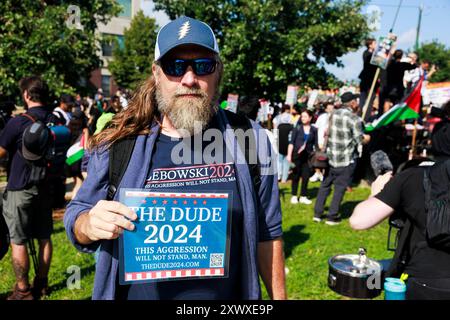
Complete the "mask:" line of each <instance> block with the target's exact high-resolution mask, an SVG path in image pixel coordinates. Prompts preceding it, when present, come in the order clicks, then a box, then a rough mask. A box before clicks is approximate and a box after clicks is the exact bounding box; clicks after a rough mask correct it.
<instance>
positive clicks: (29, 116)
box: [21, 113, 36, 123]
mask: <svg viewBox="0 0 450 320" xmlns="http://www.w3.org/2000/svg"><path fill="white" fill-rule="evenodd" d="M21 116H23V117H25V118H28V119H30V120H31V121H32V122H33V123H34V122H36V119H35V118H34V117H33V116H32V115H29V114H27V113H22V114H21Z"/></svg>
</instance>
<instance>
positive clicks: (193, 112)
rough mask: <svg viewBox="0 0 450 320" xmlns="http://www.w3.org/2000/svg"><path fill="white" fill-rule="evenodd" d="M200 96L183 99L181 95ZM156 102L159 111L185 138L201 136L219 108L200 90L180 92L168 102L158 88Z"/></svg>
mask: <svg viewBox="0 0 450 320" xmlns="http://www.w3.org/2000/svg"><path fill="white" fill-rule="evenodd" d="M187 93H192V94H200V95H201V97H199V98H183V97H179V96H177V95H179V94H187ZM155 97H156V101H157V103H158V110H159V111H160V112H161V114H163V115H164V116H166V117H168V118H169V119H170V121H171V123H172V125H173V126H174V127H175V128H176V129H177V131H178V132H179V133H180V135H181V136H183V137H188V136H192V135H195V134H199V133H200V132H201V131H203V130H204V129H205V128H206V127H207V125H208V124H209V122H210V121H211V119H212V118H213V116H214V115H215V114H216V113H217V110H218V107H217V105H216V104H215V103H214V101H215V99H213V100H212V102H211V103H208V95H207V94H206V93H204V92H203V91H201V90H200V89H190V90H189V89H184V90H178V91H177V92H176V93H175V95H174V96H173V97H171V98H170V99H169V101H167V100H166V99H164V97H163V96H162V94H161V90H160V88H159V87H157V88H156V93H155Z"/></svg>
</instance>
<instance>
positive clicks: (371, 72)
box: [359, 38, 378, 120]
mask: <svg viewBox="0 0 450 320" xmlns="http://www.w3.org/2000/svg"><path fill="white" fill-rule="evenodd" d="M366 47H367V49H366V50H365V51H364V53H363V69H362V71H361V73H360V74H359V79H360V80H361V82H360V83H359V90H360V97H359V106H360V108H361V110H362V109H363V106H364V104H365V103H366V100H367V98H368V95H369V91H370V87H371V86H372V82H373V78H374V77H375V73H376V71H377V66H376V65H373V64H371V63H370V60H371V58H372V54H373V51H374V50H375V48H376V47H377V42H376V41H375V39H373V38H369V39H367V40H366ZM377 89H378V84H377V85H376V86H375V89H374V93H375V92H376V91H377ZM374 99H375V94H372V97H371V99H370V100H371V101H370V103H369V107H368V110H367V113H366V115H367V116H366V118H367V117H368V116H370V113H371V110H372V104H373V100H374ZM364 120H367V119H364Z"/></svg>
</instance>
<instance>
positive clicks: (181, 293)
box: [64, 16, 286, 300]
mask: <svg viewBox="0 0 450 320" xmlns="http://www.w3.org/2000/svg"><path fill="white" fill-rule="evenodd" d="M157 38H158V39H159V40H158V41H157V43H156V47H155V61H154V62H153V64H152V77H150V78H149V79H147V80H146V81H145V82H144V83H142V84H141V86H140V87H139V88H138V89H137V90H136V92H135V93H134V96H133V98H132V99H131V100H130V102H129V104H128V108H127V109H126V110H124V111H122V112H120V113H118V114H117V115H116V116H115V117H114V118H113V119H112V121H111V124H110V125H109V126H108V128H106V129H104V130H103V131H102V132H100V133H99V134H97V135H95V136H94V137H92V139H91V145H90V147H91V150H92V153H91V158H90V160H89V165H88V175H87V178H86V180H85V181H84V183H83V185H82V186H81V188H80V190H79V191H78V193H77V196H76V197H75V199H73V200H72V201H71V202H70V204H69V205H68V207H67V211H66V213H65V216H64V224H65V227H66V232H67V235H68V237H69V239H70V240H71V242H72V243H73V244H74V245H75V247H76V248H77V249H78V250H80V251H82V252H87V253H93V252H95V251H96V250H97V249H98V248H100V251H99V255H98V262H97V264H96V274H95V282H94V292H93V299H107V300H113V299H123V300H172V299H207V300H211V299H213V300H215V299H222V300H231V299H240V300H249V299H261V287H260V280H259V275H261V278H262V280H263V282H264V284H265V286H266V288H267V292H268V294H269V296H270V297H271V298H273V299H285V298H286V289H285V279H284V257H283V249H282V248H283V244H282V238H281V237H282V229H281V206H280V200H279V191H278V182H277V176H276V172H274V171H276V170H273V169H274V168H273V165H272V164H273V163H276V159H274V157H271V156H272V154H273V153H272V149H271V146H270V141H269V140H268V138H267V135H266V134H265V131H264V129H262V128H261V127H260V126H259V125H257V124H256V123H255V122H251V121H250V120H248V119H246V118H244V117H242V116H240V115H237V114H234V113H232V112H227V111H225V110H222V109H219V107H218V105H217V100H218V97H219V95H218V89H219V84H220V79H221V75H222V70H223V66H222V63H221V61H220V58H219V49H218V45H217V41H216V38H215V35H214V33H213V31H212V29H211V28H210V27H209V26H208V25H207V24H205V23H203V22H201V21H198V20H195V19H192V18H189V17H185V16H183V17H180V18H178V19H176V20H174V21H171V22H169V23H168V24H167V25H165V26H164V27H162V28H161V29H160V31H159V34H158V37H157ZM233 129H235V131H233ZM238 130H243V131H244V132H248V133H250V134H253V136H256V138H258V140H257V141H253V143H250V147H249V148H242V145H241V142H244V141H243V139H237V137H236V135H237V131H238ZM206 133H211V134H213V133H214V139H212V140H215V143H216V144H217V149H215V150H216V152H215V156H214V158H215V160H213V159H207V158H208V157H204V156H205V152H207V148H208V147H209V146H211V144H210V143H211V140H208V139H207V137H206V136H204V134H206ZM256 133H259V134H258V135H257V134H256ZM202 138H203V139H202ZM192 142H194V143H193V144H192ZM197 143H198V145H197ZM244 143H245V142H244ZM176 146H178V147H180V146H185V147H186V149H184V151H183V152H182V153H183V155H186V156H187V157H186V158H185V157H184V156H183V158H184V159H179V158H178V156H176V154H174V152H175V153H176V149H175V148H176ZM219 149H220V150H219ZM222 150H223V152H222ZM256 152H257V154H256V155H257V159H253V160H252V161H250V159H251V158H252V157H250V154H252V155H255V153H256ZM202 155H203V156H202ZM226 155H230V156H231V157H227V156H226ZM224 157H225V158H224ZM193 158H195V159H197V160H195V159H193ZM185 159H186V160H185ZM225 159H228V160H225ZM179 160H181V161H179ZM256 160H258V162H257V161H256ZM267 160H271V162H267ZM272 161H273V162H272ZM268 166H270V167H271V168H268ZM268 169H269V170H268ZM223 170H224V171H223ZM224 175H225V176H226V177H225V176H224ZM124 188H133V189H135V188H138V189H144V190H148V191H151V192H155V191H157V192H162V193H163V194H167V192H175V193H173V194H171V196H173V197H175V199H171V200H170V203H168V201H167V200H162V199H160V200H161V201H162V203H163V204H164V205H172V203H174V202H176V205H182V204H184V205H186V204H189V205H190V204H192V205H193V206H196V208H202V209H207V208H208V207H207V205H208V204H209V203H210V199H211V198H208V197H213V198H214V197H222V199H225V198H228V199H229V201H230V204H229V207H228V208H229V209H230V217H231V220H227V221H228V222H230V223H229V229H228V230H229V231H228V232H229V235H228V236H227V234H228V233H227V234H225V233H223V232H221V233H219V234H218V235H217V236H216V237H214V238H211V239H209V237H206V236H205V238H201V237H202V236H203V235H205V232H210V231H211V232H213V230H218V229H215V228H214V227H215V226H212V225H210V224H208V223H206V222H205V224H204V225H203V226H202V229H201V230H202V231H201V232H200V229H198V225H197V226H196V227H195V228H196V229H195V230H198V231H199V233H196V234H195V236H196V237H197V238H196V239H195V240H193V239H192V238H191V240H190V242H189V243H198V244H201V246H204V245H205V246H206V247H210V246H211V245H215V243H223V241H226V239H229V241H230V242H229V243H230V247H229V254H227V253H218V254H216V253H214V254H213V255H211V256H210V255H207V254H205V257H206V256H207V257H208V258H206V259H207V261H205V263H208V266H209V268H210V267H211V266H214V267H219V268H220V266H225V265H228V267H229V268H228V275H227V276H226V277H224V276H223V274H222V270H221V269H215V270H214V272H216V271H218V272H219V273H214V275H218V276H219V277H215V278H214V275H213V274H211V273H210V272H211V270H210V269H206V270H205V269H196V270H195V271H194V273H192V270H189V272H187V271H186V270H184V269H183V270H178V271H179V273H178V275H177V274H176V273H175V272H174V273H173V275H175V276H176V279H175V278H172V279H170V280H171V281H164V279H163V281H158V280H157V279H161V278H160V277H167V276H168V274H172V272H173V270H167V271H164V272H163V273H164V274H163V273H157V272H156V273H154V275H155V276H157V277H158V278H157V279H156V280H157V281H153V282H150V283H143V281H141V282H137V281H136V282H134V283H130V282H124V281H127V276H126V275H125V273H124V272H125V270H124V269H123V268H122V267H121V263H125V261H129V260H126V259H124V258H123V256H124V255H130V254H134V252H135V250H130V251H125V250H121V246H120V245H119V244H120V242H119V241H120V239H119V236H120V235H121V236H122V237H123V238H121V239H122V240H121V241H123V244H125V245H128V244H131V243H130V242H126V241H125V240H126V239H127V238H126V236H127V237H133V236H137V237H138V238H140V239H137V241H138V243H141V241H142V244H143V245H144V243H148V244H150V243H155V246H154V247H153V245H152V244H151V246H152V247H151V248H150V247H146V248H148V249H154V248H156V249H157V250H163V251H164V250H172V249H174V248H176V249H183V250H184V249H185V248H186V249H188V248H189V247H186V246H185V245H183V244H179V245H176V244H175V242H174V241H175V240H173V237H171V236H170V235H169V238H170V239H167V242H166V240H164V242H165V243H162V242H161V241H157V242H152V240H151V242H145V237H147V236H148V235H150V234H148V235H145V232H144V238H143V239H142V238H141V237H142V235H143V234H142V233H137V232H136V233H135V232H129V231H132V230H138V229H139V228H140V227H143V226H144V224H146V222H143V221H142V223H141V220H139V221H137V220H138V219H140V218H139V217H138V215H137V214H136V213H135V212H134V211H133V210H132V209H130V208H129V206H126V205H124V201H122V202H119V200H121V198H120V194H121V193H122V192H123V191H124ZM169 190H170V191H169ZM199 193H200V194H201V195H204V196H206V197H207V198H205V199H204V200H201V201H198V200H192V197H197V196H196V194H197V195H198V194H199ZM157 194H160V193H157ZM186 195H189V197H190V198H189V201H188V200H187V199H186V198H185V200H181V198H182V197H184V196H186ZM230 196H232V198H230ZM178 197H179V198H180V199H176V198H178ZM153 201H158V200H156V199H155V200H153ZM153 201H152V202H151V203H149V204H148V205H149V208H150V207H151V208H153V206H152V203H154V202H153ZM216 209H217V210H219V211H220V208H216ZM216 209H214V210H216ZM219 211H216V212H219ZM221 212H222V211H221ZM180 219H183V217H181V218H180ZM220 219H225V216H221V218H220ZM184 221H186V219H184V220H183V222H181V223H184ZM221 221H225V220H221ZM133 222H134V223H136V224H134V223H133ZM152 225H153V224H152ZM147 226H150V225H147ZM153 226H154V227H156V225H153ZM180 226H184V227H186V226H185V225H183V224H179V222H175V221H174V220H173V219H170V221H169V220H167V224H164V229H171V228H174V229H177V230H178V229H179V228H182V227H180ZM145 228H147V227H145ZM160 230H163V229H162V228H161V229H160ZM143 231H144V230H143ZM163 231H164V230H163ZM176 232H178V231H176ZM189 232H191V231H189ZM160 233H161V232H160ZM191 235H192V236H193V234H192V233H191ZM128 239H129V238H128ZM171 239H172V240H171ZM161 240H162V239H161ZM185 240H186V241H188V239H185ZM185 240H183V239H181V240H178V241H181V242H179V243H187V242H183V241H185ZM131 242H133V241H131ZM196 248H198V247H196ZM178 252H180V251H178ZM221 252H224V251H221ZM121 256H122V259H121V258H120V257H121ZM153 256H154V255H153V254H151V253H149V256H146V257H150V258H152V257H153ZM186 256H187V257H188V258H187V260H186V262H188V261H189V263H190V262H192V261H190V260H189V259H194V258H193V257H192V255H188V254H187V255H186ZM189 257H190V258H189ZM227 257H228V258H229V260H227ZM210 258H211V259H212V260H209V259H210ZM226 261H228V263H227V262H226ZM189 266H191V264H189ZM163 267H164V265H163ZM187 267H188V266H187ZM167 268H169V269H170V268H171V267H170V266H168V267H167ZM207 268H208V267H207ZM224 268H226V267H224ZM140 270H142V269H140ZM147 270H148V269H147ZM152 272H153V271H152ZM183 273H184V275H183ZM149 274H150V275H151V272H148V274H147V273H143V274H140V275H143V276H144V279H149V278H147V277H148V276H149ZM208 274H209V275H208ZM195 275H197V276H198V277H197V278H195V279H192V278H191V279H189V277H192V276H195ZM184 276H186V277H188V278H183V277H184ZM141 279H142V278H141Z"/></svg>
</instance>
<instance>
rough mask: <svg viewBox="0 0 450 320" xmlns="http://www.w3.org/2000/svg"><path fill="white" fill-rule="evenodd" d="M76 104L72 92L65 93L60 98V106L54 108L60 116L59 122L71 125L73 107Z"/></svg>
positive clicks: (54, 112) (58, 116)
mask: <svg viewBox="0 0 450 320" xmlns="http://www.w3.org/2000/svg"><path fill="white" fill-rule="evenodd" d="M74 106H75V99H74V98H73V96H71V95H70V94H63V95H61V98H60V99H59V106H58V107H56V108H55V109H54V110H53V114H54V115H55V116H56V117H57V118H58V120H59V121H58V124H63V125H65V126H68V125H69V122H70V118H71V117H72V109H73V107H74Z"/></svg>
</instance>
